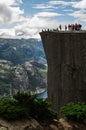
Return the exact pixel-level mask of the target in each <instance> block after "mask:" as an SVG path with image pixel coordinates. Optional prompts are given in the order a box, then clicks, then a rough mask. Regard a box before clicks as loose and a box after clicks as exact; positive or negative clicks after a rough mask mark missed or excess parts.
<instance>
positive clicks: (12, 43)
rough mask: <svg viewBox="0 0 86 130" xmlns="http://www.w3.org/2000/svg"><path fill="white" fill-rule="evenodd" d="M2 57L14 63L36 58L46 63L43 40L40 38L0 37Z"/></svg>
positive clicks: (0, 56) (0, 57) (0, 55)
mask: <svg viewBox="0 0 86 130" xmlns="http://www.w3.org/2000/svg"><path fill="white" fill-rule="evenodd" d="M0 59H4V60H8V61H11V62H12V63H13V64H15V65H17V64H23V63H24V62H26V61H30V60H35V61H37V62H41V63H43V64H45V63H46V57H45V54H44V50H43V46H42V42H41V41H39V40H38V39H3V38H1V39H0Z"/></svg>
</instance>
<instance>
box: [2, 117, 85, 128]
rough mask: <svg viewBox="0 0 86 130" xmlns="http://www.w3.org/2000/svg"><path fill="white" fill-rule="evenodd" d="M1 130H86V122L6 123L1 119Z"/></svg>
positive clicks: (62, 120) (30, 120) (32, 121)
mask: <svg viewBox="0 0 86 130" xmlns="http://www.w3.org/2000/svg"><path fill="white" fill-rule="evenodd" d="M0 130H86V122H83V123H80V122H78V123H76V122H67V121H66V120H65V119H63V118H61V119H59V121H57V120H54V121H52V122H50V121H48V122H42V123H39V122H37V121H36V120H35V119H28V120H22V121H6V120H2V119H0Z"/></svg>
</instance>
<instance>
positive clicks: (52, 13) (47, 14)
mask: <svg viewBox="0 0 86 130" xmlns="http://www.w3.org/2000/svg"><path fill="white" fill-rule="evenodd" d="M36 16H37V17H47V18H48V17H56V16H61V14H58V13H55V12H40V13H37V14H36Z"/></svg>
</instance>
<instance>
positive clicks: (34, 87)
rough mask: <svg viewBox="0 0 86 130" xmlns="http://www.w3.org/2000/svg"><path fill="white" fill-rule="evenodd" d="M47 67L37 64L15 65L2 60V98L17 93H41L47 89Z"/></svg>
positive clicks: (0, 67) (0, 68) (0, 88)
mask: <svg viewBox="0 0 86 130" xmlns="http://www.w3.org/2000/svg"><path fill="white" fill-rule="evenodd" d="M46 72H47V69H46V66H45V65H43V64H41V63H36V62H25V63H24V64H21V65H20V64H18V65H16V66H14V65H13V63H12V62H10V61H6V60H0V96H3V95H4V96H7V95H12V94H13V93H15V92H17V91H25V92H37V93H38V92H41V91H43V90H45V89H46V86H47V85H46V80H47V79H46Z"/></svg>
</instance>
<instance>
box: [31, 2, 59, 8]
mask: <svg viewBox="0 0 86 130" xmlns="http://www.w3.org/2000/svg"><path fill="white" fill-rule="evenodd" d="M33 8H36V9H55V8H57V7H55V6H53V5H49V4H48V3H46V4H36V5H34V6H33Z"/></svg>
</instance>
